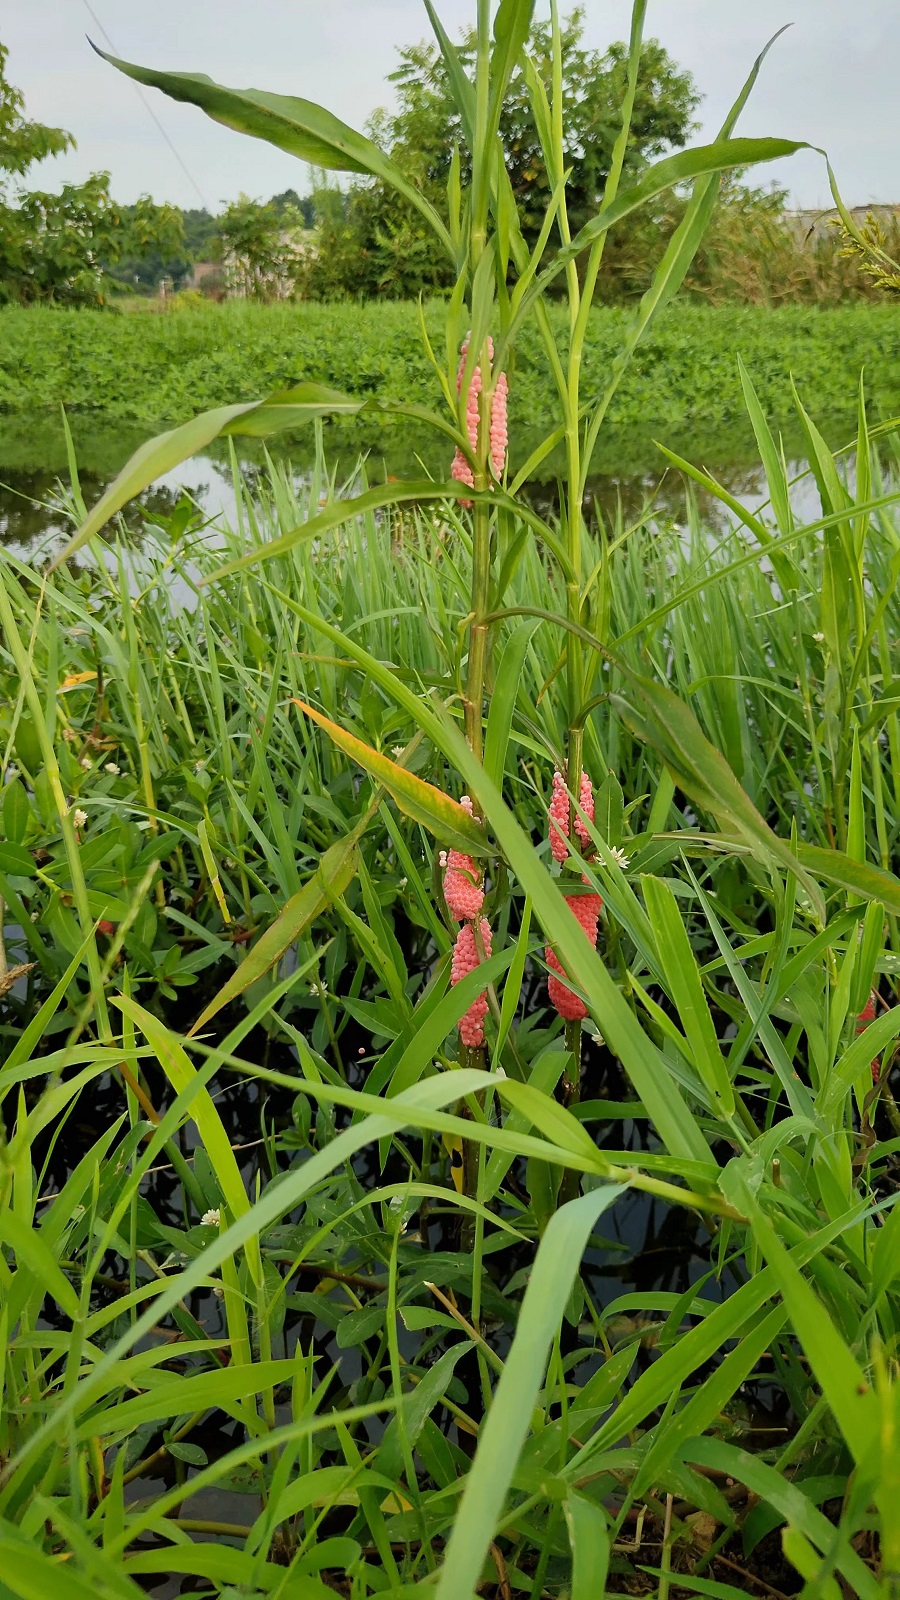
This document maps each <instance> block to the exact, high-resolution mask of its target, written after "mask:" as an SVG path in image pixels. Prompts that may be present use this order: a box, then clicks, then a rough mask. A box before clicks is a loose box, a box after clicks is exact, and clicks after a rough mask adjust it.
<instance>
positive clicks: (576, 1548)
mask: <svg viewBox="0 0 900 1600" xmlns="http://www.w3.org/2000/svg"><path fill="white" fill-rule="evenodd" d="M563 1513H564V1515H565V1519H566V1526H567V1527H568V1530H569V1543H570V1545H571V1547H572V1592H571V1595H572V1600H599V1596H600V1595H603V1594H605V1593H606V1574H607V1572H608V1570H609V1551H610V1537H609V1524H608V1522H607V1519H606V1513H605V1512H604V1511H603V1510H602V1509H601V1507H600V1506H598V1505H596V1504H595V1502H594V1501H593V1500H589V1499H588V1498H587V1496H586V1495H583V1494H576V1493H575V1490H574V1489H571V1490H570V1491H569V1494H568V1497H567V1499H566V1501H565V1503H564V1505H563Z"/></svg>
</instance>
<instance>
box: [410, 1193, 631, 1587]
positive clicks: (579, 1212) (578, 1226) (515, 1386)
mask: <svg viewBox="0 0 900 1600" xmlns="http://www.w3.org/2000/svg"><path fill="white" fill-rule="evenodd" d="M620 1193H621V1189H620V1188H619V1187H616V1188H612V1187H610V1186H608V1185H607V1186H605V1187H603V1188H600V1189H595V1190H593V1192H592V1193H590V1194H585V1195H581V1196H580V1197H579V1198H578V1199H577V1200H571V1201H570V1202H569V1203H568V1205H564V1206H562V1207H561V1208H560V1210H559V1211H557V1212H556V1214H555V1215H554V1216H553V1217H552V1218H551V1220H550V1223H549V1225H548V1227H547V1231H546V1233H545V1234H544V1237H543V1239H542V1241H541V1244H540V1247H539V1249H538V1253H537V1255H536V1257H535V1261H534V1266H533V1267H532V1269H531V1276H530V1278H529V1281H528V1287H527V1289H526V1291H525V1298H524V1300H523V1301H522V1309H521V1311H520V1313H519V1320H518V1323H517V1325H516V1334H515V1338H514V1339H513V1342H512V1347H511V1349H510V1352H509V1355H508V1356H507V1358H506V1363H505V1366H504V1368H503V1374H502V1376H501V1378H500V1381H499V1383H498V1384H497V1388H496V1390H495V1391H494V1398H493V1401H492V1404H491V1408H490V1411H489V1412H488V1414H487V1418H486V1420H485V1421H484V1422H483V1423H482V1425H481V1428H480V1430H479V1436H478V1450H477V1452H476V1455H475V1460H474V1462H473V1463H472V1468H471V1470H470V1472H469V1475H468V1477H467V1479H466V1487H465V1490H464V1493H463V1497H462V1502H461V1504H460V1507H459V1510H458V1512H457V1514H456V1517H455V1520H454V1523H453V1531H452V1533H451V1535H450V1538H449V1541H448V1543H447V1548H446V1550H445V1552H444V1562H443V1565H442V1567H441V1569H440V1574H439V1577H438V1583H437V1588H436V1590H435V1596H436V1600H470V1596H471V1595H472V1594H473V1593H474V1591H475V1585H476V1584H477V1582H478V1578H479V1574H480V1572H481V1565H482V1562H483V1560H484V1557H485V1555H486V1553H487V1550H488V1546H489V1545H490V1543H491V1540H492V1539H493V1537H494V1531H495V1529H496V1526H497V1522H498V1521H499V1518H500V1515H501V1513H502V1511H503V1505H504V1502H505V1500H506V1494H507V1491H508V1489H509V1486H510V1484H511V1482H512V1478H513V1474H514V1472H515V1469H516V1463H517V1461H518V1459H519V1453H520V1451H521V1449H522V1446H523V1444H524V1443H525V1439H526V1437H527V1434H528V1429H529V1425H530V1422H531V1416H532V1412H533V1411H534V1408H535V1406H536V1405H537V1402H538V1395H539V1393H540V1389H541V1384H542V1382H543V1376H544V1368H545V1365H546V1362H547V1356H548V1353H549V1350H550V1345H551V1342H552V1340H553V1338H554V1335H555V1334H556V1331H557V1329H558V1327H559V1325H560V1322H561V1321H562V1317H563V1312H564V1310H565V1306H566V1302H567V1300H568V1298H569V1294H570V1293H571V1289H572V1284H573V1283H574V1281H575V1275H576V1273H577V1271H578V1267H579V1263H580V1261H581V1258H582V1256H583V1254H584V1251H585V1247H586V1245H587V1242H588V1239H589V1238H590V1235H591V1232H592V1230H593V1228H594V1227H595V1225H596V1223H597V1219H598V1217H600V1216H601V1215H602V1213H603V1212H604V1211H605V1210H606V1208H607V1206H610V1205H612V1203H613V1202H614V1200H615V1199H616V1198H617V1196H618V1195H619V1194H620Z"/></svg>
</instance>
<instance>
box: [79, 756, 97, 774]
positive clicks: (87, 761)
mask: <svg viewBox="0 0 900 1600" xmlns="http://www.w3.org/2000/svg"><path fill="white" fill-rule="evenodd" d="M78 765H79V766H80V767H83V768H84V770H85V772H90V770H91V767H92V766H93V765H94V763H93V761H92V760H91V758H90V756H82V758H81V760H80V761H79V763H78Z"/></svg>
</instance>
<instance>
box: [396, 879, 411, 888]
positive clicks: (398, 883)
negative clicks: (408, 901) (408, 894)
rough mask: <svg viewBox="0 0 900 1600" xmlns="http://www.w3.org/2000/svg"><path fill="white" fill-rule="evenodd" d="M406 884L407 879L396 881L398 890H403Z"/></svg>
mask: <svg viewBox="0 0 900 1600" xmlns="http://www.w3.org/2000/svg"><path fill="white" fill-rule="evenodd" d="M408 882H409V879H408V878H399V879H398V881H397V887H398V888H399V889H405V888H406V885H407V883H408Z"/></svg>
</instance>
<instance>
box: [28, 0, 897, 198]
mask: <svg viewBox="0 0 900 1600" xmlns="http://www.w3.org/2000/svg"><path fill="white" fill-rule="evenodd" d="M438 9H439V11H440V13H441V16H442V17H443V20H444V23H445V26H446V27H447V28H448V31H449V32H450V34H451V37H455V36H456V34H457V32H458V30H459V29H460V28H461V27H462V26H463V25H464V24H465V23H467V22H468V21H470V20H471V19H472V17H473V15H474V10H475V4H474V0H438ZM563 9H564V10H565V9H567V7H566V5H565V0H564V5H563ZM585 9H586V12H587V36H588V40H589V42H590V43H591V44H592V45H598V46H604V45H605V44H607V43H609V42H610V41H612V40H613V39H621V38H624V37H626V36H627V30H628V19H629V14H630V0H586V5H585ZM91 12H93V16H92V15H91ZM785 22H790V23H792V24H793V26H792V27H791V29H790V31H789V32H788V33H787V34H786V35H784V37H783V38H782V39H780V40H779V41H778V43H777V44H776V45H775V47H774V49H773V51H772V52H771V54H770V55H769V57H768V60H767V62H766V65H765V66H764V68H763V73H762V75H761V78H760V81H759V83H758V84H757V88H756V91H755V93H754V96H753V99H752V100H751V102H750V104H749V106H748V108H747V110H746V111H745V113H744V116H743V118H742V120H741V123H740V125H739V128H738V131H739V132H741V133H744V134H747V135H753V134H757V135H758V134H775V135H780V136H785V137H788V138H800V139H807V140H809V141H810V143H812V144H817V145H822V146H824V147H825V148H826V149H827V150H828V152H829V154H830V156H831V159H832V162H833V165H834V167H835V170H836V172H837V176H838V181H839V183H840V185H841V189H842V191H843V193H844V196H845V198H846V199H847V200H848V202H850V203H851V204H865V203H867V202H869V201H873V200H874V201H900V174H898V159H900V110H898V103H900V102H898V81H900V0H755V3H754V4H752V5H748V4H747V0H650V6H649V14H648V21H647V28H646V32H647V34H648V36H655V37H657V38H659V39H661V40H662V42H663V44H664V45H665V46H666V48H667V49H668V50H669V51H670V53H671V54H672V55H673V56H674V58H675V59H676V61H677V62H678V63H679V64H680V65H682V66H685V67H687V68H689V69H690V71H691V72H692V73H693V74H694V77H695V78H696V80H697V84H698V86H699V88H700V90H701V92H702V93H703V95H704V101H703V104H702V106H701V109H700V113H699V116H700V119H701V131H700V133H699V134H698V135H697V137H698V139H700V138H703V137H704V136H709V135H711V134H712V133H713V132H714V131H715V129H716V127H717V125H718V124H719V122H720V121H721V120H722V117H723V115H724V113H725V111H726V109H727V107H728V105H729V104H730V102H731V101H732V99H733V98H734V96H735V94H736V92H737V90H738V88H739V86H740V84H741V82H742V81H743V78H744V76H745V75H746V73H747V71H748V70H749V67H750V65H751V63H752V60H753V58H754V56H755V55H756V54H757V53H758V51H759V49H760V47H761V46H762V45H763V44H764V43H765V41H766V39H767V38H769V36H770V35H771V34H772V33H774V32H775V31H776V29H778V28H779V27H781V26H782V24H783V23H785ZM98 24H99V25H98ZM101 29H105V30H106V32H107V33H108V34H109V36H110V37H111V39H112V41H113V44H114V46H115V51H116V53H117V54H118V55H120V56H123V57H124V58H125V59H127V60H132V61H137V62H140V63H142V64H143V65H146V66H153V67H165V68H171V69H180V70H184V71H200V72H206V73H208V74H209V75H210V76H211V77H213V78H216V79H218V80H219V81H220V82H223V83H226V84H230V85H232V86H234V87H239V88H247V87H252V88H264V89H271V90H273V91H276V92H279V93H282V94H298V95H302V96H304V97H305V98H307V99H311V100H318V101H320V102H321V103H322V104H323V105H325V106H327V107H328V108H329V110H331V111H333V112H335V113H336V114H337V115H338V116H340V117H342V118H343V119H344V120H345V121H347V122H350V123H352V124H354V125H355V126H357V127H362V125H363V123H364V122H365V119H366V117H367V116H368V115H369V113H370V112H371V111H372V110H374V108H375V107H376V106H379V105H385V104H390V102H391V90H392V86H391V85H389V84H387V83H386V82H385V79H386V76H387V74H388V72H390V71H391V69H392V68H393V67H394V65H395V64H396V49H397V47H399V46H401V45H404V44H410V43H413V42H415V41H416V40H419V39H422V38H424V37H426V35H427V34H428V23H427V16H426V13H425V9H424V6H423V5H422V4H421V0H181V3H180V4H179V5H173V4H172V3H171V0H156V3H155V4H154V3H148V0H3V3H2V6H0V38H2V40H3V42H4V44H6V45H7V46H8V48H9V51H10V61H9V72H10V76H11V80H12V82H13V83H14V84H16V85H17V86H18V87H20V88H21V89H23V90H24V92H25V95H26V104H27V109H28V112H29V114H30V115H31V116H33V117H37V118H39V119H40V120H41V121H45V122H50V123H53V124H56V125H59V126H62V127H64V128H67V129H69V130H70V132H72V133H73V134H74V135H75V137H76V139H77V141H78V149H77V151H76V152H74V153H71V154H69V155H67V156H64V157H60V158H57V159H56V160H54V161H50V162H47V163H46V164H45V165H44V167H43V168H35V169H33V176H34V181H35V182H36V183H37V184H40V186H41V187H45V188H57V187H58V186H59V184H60V183H62V182H63V181H69V182H73V181H80V180H81V179H83V178H84V177H86V176H87V174H88V173H89V172H91V171H96V170H108V171H110V172H111V173H112V188H113V193H114V194H115V196H116V198H117V199H119V200H120V201H123V202H128V201H132V200H134V199H135V198H136V197H137V196H138V195H139V194H142V193H150V194H152V195H153V197H154V199H157V200H170V201H174V202H177V203H178V204H180V205H184V206H190V205H198V204H199V203H200V200H199V198H198V192H197V191H198V189H199V191H200V194H201V195H202V196H203V199H204V200H205V201H206V202H207V203H208V204H209V205H210V206H212V207H213V208H214V209H218V206H219V204H220V203H221V202H222V201H223V200H228V199H232V198H234V197H235V196H236V195H237V194H238V193H239V192H241V191H243V192H245V193H248V194H251V195H254V196H261V197H268V196H269V195H270V194H272V193H275V192H277V191H278V190H281V189H285V188H288V187H291V188H296V189H298V190H299V192H300V193H303V191H304V189H305V188H306V184H307V170H306V168H305V166H304V165H303V164H302V163H299V162H297V161H296V160H294V159H293V158H291V157H290V156H287V155H284V154H283V153H281V152H279V151H277V150H273V149H271V147H270V146H268V145H265V144H263V143H261V142H260V141H258V140H252V139H246V138H242V137H241V136H240V135H238V134H235V133H232V132H231V131H229V130H228V129H226V128H223V127H221V126H219V125H218V124H217V123H214V122H211V121H210V120H209V119H208V118H207V117H205V116H204V115H203V113H202V112H200V111H197V110H195V109H194V108H193V107H190V106H181V105H176V104H174V103H173V102H172V101H170V100H168V99H166V98H165V96H163V95H161V94H159V93H158V92H157V91H155V90H143V91H140V93H143V94H145V95H146V97H147V100H148V101H149V102H150V103H151V104H152V106H153V110H154V112H155V113H156V116H157V117H158V118H159V120H160V122H161V123H162V124H163V127H164V128H165V130H166V132H167V134H168V135H169V138H170V139H171V141H172V143H173V144H174V146H175V148H176V149H177V151H178V153H179V155H180V157H181V160H182V161H183V163H184V165H185V167H186V168H187V169H188V172H189V173H190V174H191V178H192V179H193V183H192V182H191V180H190V179H189V178H188V177H187V176H186V175H185V172H184V171H183V170H182V167H181V166H180V165H179V162H178V160H177V159H176V157H175V155H173V153H172V151H171V150H170V149H169V147H168V146H167V144H166V142H165V140H164V138H163V136H162V134H161V133H160V131H159V129H158V128H157V127H156V126H155V125H154V123H153V120H152V118H151V116H150V114H149V112H148V110H147V107H146V105H144V104H142V103H141V99H140V93H139V91H138V89H137V86H136V85H135V84H133V83H132V82H131V81H130V80H128V79H126V78H124V77H122V76H121V75H120V74H118V73H116V72H115V71H114V70H113V69H112V68H111V67H109V66H107V65H106V63H105V62H103V61H101V60H100V59H99V57H97V56H95V55H94V54H93V52H92V51H91V50H90V49H89V47H88V44H87V42H86V39H85V35H86V34H90V35H91V37H92V38H94V39H96V40H97V41H98V43H101V44H103V43H104V39H103V34H102V31H101ZM759 173H760V177H761V178H763V177H764V178H766V179H768V178H771V179H773V180H777V181H778V182H779V183H781V184H783V185H784V186H785V187H787V188H788V189H789V191H790V194H791V197H792V199H793V201H794V203H795V204H799V205H804V206H817V205H825V204H828V186H827V181H826V177H825V172H824V165H823V162H822V159H821V157H819V156H818V155H816V154H814V153H812V152H805V151H804V152H801V153H799V154H798V155H796V156H794V157H792V158H791V159H790V160H789V161H785V162H778V163H772V164H771V165H770V166H767V167H764V168H760V169H759ZM194 185H196V187H194Z"/></svg>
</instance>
